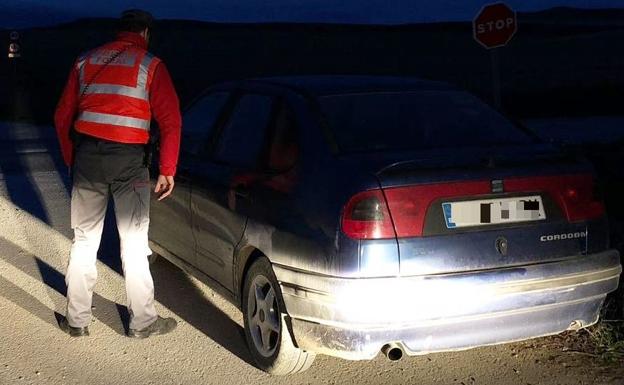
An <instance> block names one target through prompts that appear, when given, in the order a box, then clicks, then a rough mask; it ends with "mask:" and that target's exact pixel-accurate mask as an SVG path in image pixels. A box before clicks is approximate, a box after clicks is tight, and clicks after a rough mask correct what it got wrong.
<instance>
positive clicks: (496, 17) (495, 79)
mask: <svg viewBox="0 0 624 385" xmlns="http://www.w3.org/2000/svg"><path fill="white" fill-rule="evenodd" d="M517 30H518V22H517V19H516V13H515V12H514V11H513V10H512V9H511V8H509V6H508V5H507V4H505V3H494V4H488V5H485V6H483V8H481V10H480V11H479V13H477V16H476V17H475V18H474V20H473V22H472V35H473V37H474V39H475V40H476V41H477V42H478V43H479V44H481V45H482V46H483V47H484V48H486V49H488V50H490V58H491V61H492V90H493V97H494V105H495V106H496V108H501V82H500V58H499V52H498V49H499V47H503V46H505V45H506V44H507V43H508V42H509V41H510V40H511V38H512V37H513V36H514V35H515V33H516V31H517Z"/></svg>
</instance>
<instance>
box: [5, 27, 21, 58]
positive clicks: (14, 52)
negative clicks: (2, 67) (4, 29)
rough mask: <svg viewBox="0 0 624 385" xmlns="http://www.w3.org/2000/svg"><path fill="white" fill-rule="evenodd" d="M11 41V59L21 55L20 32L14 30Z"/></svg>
mask: <svg viewBox="0 0 624 385" xmlns="http://www.w3.org/2000/svg"><path fill="white" fill-rule="evenodd" d="M9 37H10V39H11V42H10V43H9V55H8V56H9V59H15V58H18V57H21V56H22V54H21V53H20V43H19V38H20V36H19V32H17V31H13V32H11V34H10V35H9Z"/></svg>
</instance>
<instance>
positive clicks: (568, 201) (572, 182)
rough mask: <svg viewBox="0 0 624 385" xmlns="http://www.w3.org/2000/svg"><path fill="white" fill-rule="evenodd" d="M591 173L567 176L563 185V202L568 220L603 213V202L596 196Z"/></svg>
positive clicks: (590, 217)
mask: <svg viewBox="0 0 624 385" xmlns="http://www.w3.org/2000/svg"><path fill="white" fill-rule="evenodd" d="M596 195H597V194H596V186H595V181H594V178H593V177H592V175H578V176H573V177H568V180H566V185H565V186H564V187H563V194H562V196H563V203H564V207H565V211H566V216H567V218H568V220H569V221H570V222H579V221H584V220H589V219H594V218H599V217H601V216H603V215H604V214H605V208H604V204H603V203H602V200H601V199H600V197H598V196H596Z"/></svg>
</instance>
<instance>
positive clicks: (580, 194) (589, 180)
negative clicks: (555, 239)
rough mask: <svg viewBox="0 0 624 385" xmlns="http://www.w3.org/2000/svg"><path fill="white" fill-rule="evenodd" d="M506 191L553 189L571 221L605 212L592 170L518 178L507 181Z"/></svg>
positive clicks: (556, 199) (555, 197) (583, 219)
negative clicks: (589, 172) (588, 171)
mask: <svg viewBox="0 0 624 385" xmlns="http://www.w3.org/2000/svg"><path fill="white" fill-rule="evenodd" d="M505 191H509V192H526V191H544V192H547V193H549V194H550V195H551V196H552V197H553V199H555V201H557V203H558V204H559V207H560V208H561V210H562V211H563V214H564V215H565V217H566V219H567V220H568V221H569V222H580V221H586V220H590V219H595V218H599V217H601V216H603V215H604V214H605V208H604V204H603V202H602V199H601V198H600V196H599V195H598V194H597V190H596V185H595V181H594V176H593V175H591V174H580V175H559V176H541V177H529V178H514V179H509V180H506V181H505Z"/></svg>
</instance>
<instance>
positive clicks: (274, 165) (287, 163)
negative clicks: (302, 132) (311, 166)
mask: <svg viewBox="0 0 624 385" xmlns="http://www.w3.org/2000/svg"><path fill="white" fill-rule="evenodd" d="M269 135H270V138H269V143H268V148H267V150H266V151H267V153H266V163H265V164H266V165H267V166H268V169H269V170H271V171H275V172H286V171H289V170H290V169H292V168H293V167H294V166H295V164H296V163H297V159H298V157H299V142H298V129H297V119H296V116H295V112H294V110H293V109H292V108H291V107H290V106H289V105H288V104H287V103H286V102H285V101H283V100H280V101H279V102H278V103H277V106H276V109H275V114H274V116H273V119H272V122H271V126H270V128H269Z"/></svg>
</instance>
